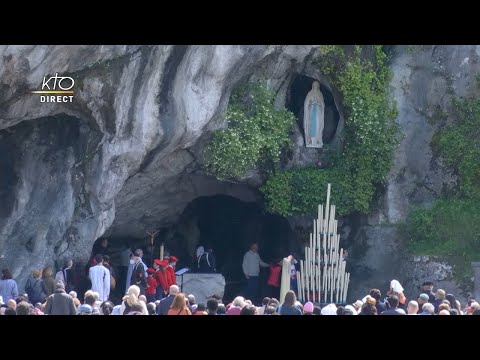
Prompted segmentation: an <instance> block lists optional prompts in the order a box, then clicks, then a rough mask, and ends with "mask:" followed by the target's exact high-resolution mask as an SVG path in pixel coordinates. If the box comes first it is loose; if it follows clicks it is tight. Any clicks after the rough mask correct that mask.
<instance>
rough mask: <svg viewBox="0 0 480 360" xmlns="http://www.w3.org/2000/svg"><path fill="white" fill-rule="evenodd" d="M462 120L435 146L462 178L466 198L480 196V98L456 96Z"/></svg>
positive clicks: (441, 135)
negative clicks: (458, 97)
mask: <svg viewBox="0 0 480 360" xmlns="http://www.w3.org/2000/svg"><path fill="white" fill-rule="evenodd" d="M453 105H454V110H455V112H456V115H457V118H458V121H456V122H455V125H454V126H450V127H448V128H446V129H444V130H443V131H440V132H439V133H438V134H437V135H436V136H435V138H434V144H433V145H434V149H435V150H436V151H437V152H438V153H439V155H441V156H442V157H443V158H444V159H445V162H446V164H447V165H448V166H450V167H451V168H453V169H454V170H455V172H456V173H457V175H458V178H459V188H460V193H461V195H462V196H464V197H468V198H478V199H480V165H479V164H480V162H479V159H480V100H478V99H455V100H454V101H453Z"/></svg>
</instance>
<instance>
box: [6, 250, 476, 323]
mask: <svg viewBox="0 0 480 360" xmlns="http://www.w3.org/2000/svg"><path fill="white" fill-rule="evenodd" d="M136 255H137V256H134V258H138V255H140V254H138V253H136ZM96 261H97V262H98V263H100V262H102V261H105V257H102V258H100V256H97V257H96ZM107 261H108V258H107ZM64 266H65V267H69V266H70V267H71V266H72V263H71V260H69V261H67V262H66V263H65V264H64ZM1 274H2V278H1V280H2V281H3V282H8V283H9V284H12V281H13V280H12V274H11V272H10V271H9V270H8V269H3V270H2V272H1ZM31 275H32V279H42V278H44V279H45V278H52V277H53V269H52V268H50V267H48V268H45V269H43V271H42V270H34V271H32V274H31ZM433 287H434V285H433V283H432V282H430V281H426V282H424V283H423V285H422V290H421V292H420V294H419V295H418V296H415V297H412V298H411V299H407V297H406V296H405V294H404V293H403V287H401V285H400V283H399V282H398V281H396V280H393V281H392V282H391V285H390V289H389V290H388V291H387V293H386V296H385V297H382V292H381V291H380V290H379V289H372V290H370V292H369V293H368V294H367V295H366V296H365V297H364V298H363V299H361V300H356V301H355V302H353V303H352V304H342V305H339V304H322V305H319V304H314V303H312V302H311V301H307V302H305V303H303V304H302V303H301V302H300V301H298V300H297V297H296V294H295V292H294V291H291V290H290V291H288V292H287V293H286V294H285V297H284V298H283V301H282V302H281V301H279V300H278V299H276V298H269V297H265V298H264V299H263V301H262V303H261V305H260V306H255V305H254V304H253V303H252V301H250V300H249V299H245V298H244V297H243V296H237V297H235V298H234V299H233V301H231V302H230V303H228V304H224V303H223V300H222V298H221V297H220V296H218V295H212V296H211V297H210V298H208V299H206V300H205V302H199V303H198V302H197V297H196V296H195V294H188V295H187V294H185V293H183V292H181V291H180V289H179V287H178V286H177V285H172V286H170V288H169V291H168V295H169V296H168V297H169V298H170V300H169V301H170V302H169V303H168V309H167V310H168V315H480V305H479V303H478V302H477V301H475V300H474V299H473V298H469V300H468V302H467V303H466V304H465V306H463V307H462V304H461V303H460V302H459V301H458V300H457V299H456V298H455V296H454V295H453V294H447V293H446V292H445V291H444V290H443V289H436V291H433ZM54 288H55V291H56V292H60V293H62V296H63V299H65V300H66V301H67V302H68V301H72V303H73V307H74V313H75V314H77V315H158V314H159V307H160V306H161V303H162V301H165V300H166V299H167V298H164V299H163V300H157V301H154V302H147V298H146V297H145V296H144V295H141V294H140V288H139V287H138V286H136V285H132V286H130V287H129V288H128V289H127V291H126V294H125V296H123V298H122V299H121V300H122V301H121V304H119V305H115V304H114V303H113V302H112V301H103V302H102V301H100V300H99V294H98V293H96V292H94V291H92V290H88V291H86V292H85V294H84V296H83V301H80V299H79V298H78V296H77V293H76V292H75V291H70V292H69V293H68V294H67V293H66V292H65V284H64V283H63V282H62V281H55V282H54ZM13 295H15V296H11V297H9V298H6V299H4V298H3V297H1V296H0V315H44V314H48V311H47V310H46V303H47V301H45V302H35V303H32V301H31V299H29V296H28V295H27V294H13ZM52 296H53V295H52Z"/></svg>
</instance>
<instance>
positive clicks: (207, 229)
mask: <svg viewBox="0 0 480 360" xmlns="http://www.w3.org/2000/svg"><path fill="white" fill-rule="evenodd" d="M292 235H293V234H292V230H291V228H290V225H289V223H288V221H287V220H286V219H285V218H283V217H281V216H277V215H271V214H266V213H265V212H264V210H263V209H262V207H261V206H260V205H259V204H257V203H253V202H243V201H241V200H238V199H236V198H234V197H231V196H226V195H215V196H205V197H199V198H197V199H195V200H193V201H192V202H190V204H189V205H188V206H187V207H186V208H185V210H184V212H183V214H182V216H181V219H180V221H179V223H178V225H177V230H176V234H175V236H174V238H175V241H174V242H173V243H172V245H173V244H175V245H176V247H177V249H172V252H175V251H176V252H177V253H180V252H181V253H183V255H180V256H187V257H190V258H191V259H192V261H191V266H193V257H194V255H195V250H196V247H197V245H198V244H201V245H204V246H211V247H212V249H213V252H214V254H215V256H216V261H217V272H219V273H222V274H223V275H224V276H225V280H226V283H227V286H226V288H225V296H224V301H230V300H232V299H233V297H235V296H237V295H238V294H239V293H241V291H242V287H243V284H244V276H243V272H242V260H243V255H244V253H245V252H246V251H247V250H248V248H249V245H250V244H251V243H252V242H257V243H258V244H259V247H260V251H259V253H260V256H261V258H262V260H263V261H265V262H267V263H270V262H271V261H273V260H274V259H276V258H281V257H284V256H287V255H288V253H289V244H290V239H291V238H292ZM180 247H181V248H180ZM184 258H185V257H184ZM185 265H186V266H188V265H187V264H185ZM267 275H268V269H266V270H264V271H262V273H261V280H263V283H265V282H266V279H265V278H266V276H267ZM262 278H263V279H262Z"/></svg>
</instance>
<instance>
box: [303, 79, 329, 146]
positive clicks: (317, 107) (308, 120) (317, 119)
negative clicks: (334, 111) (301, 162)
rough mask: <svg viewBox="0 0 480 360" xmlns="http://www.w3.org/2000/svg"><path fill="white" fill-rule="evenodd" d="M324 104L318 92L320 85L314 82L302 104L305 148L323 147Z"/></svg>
mask: <svg viewBox="0 0 480 360" xmlns="http://www.w3.org/2000/svg"><path fill="white" fill-rule="evenodd" d="M324 112H325V102H324V101H323V95H322V93H321V92H320V83H319V82H318V81H314V82H313V85H312V90H310V92H309V93H308V94H307V97H306V98H305V103H304V112H303V126H304V129H305V146H306V147H312V148H321V147H323V141H322V135H323V122H324Z"/></svg>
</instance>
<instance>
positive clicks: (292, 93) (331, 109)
mask: <svg viewBox="0 0 480 360" xmlns="http://www.w3.org/2000/svg"><path fill="white" fill-rule="evenodd" d="M314 81H316V79H314V78H311V77H309V76H305V75H300V74H298V75H296V76H295V77H294V78H293V79H292V82H291V84H290V87H289V89H288V92H287V100H286V104H285V106H286V108H287V109H288V110H290V111H291V112H292V113H293V114H294V115H295V116H296V118H297V123H298V126H299V128H300V129H301V132H302V135H303V136H305V129H304V126H303V112H304V111H303V106H304V102H305V98H306V97H307V94H308V92H309V91H310V90H311V89H312V84H313V82H314ZM320 91H321V92H322V95H323V100H324V102H325V112H324V119H325V121H324V128H323V136H322V139H323V143H324V144H328V143H330V142H331V141H332V140H333V138H334V137H335V133H336V131H337V127H338V122H339V120H340V114H339V112H338V109H337V107H336V105H335V100H334V98H333V94H332V92H331V91H330V90H329V89H328V88H327V87H326V86H324V85H323V84H322V83H320Z"/></svg>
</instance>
